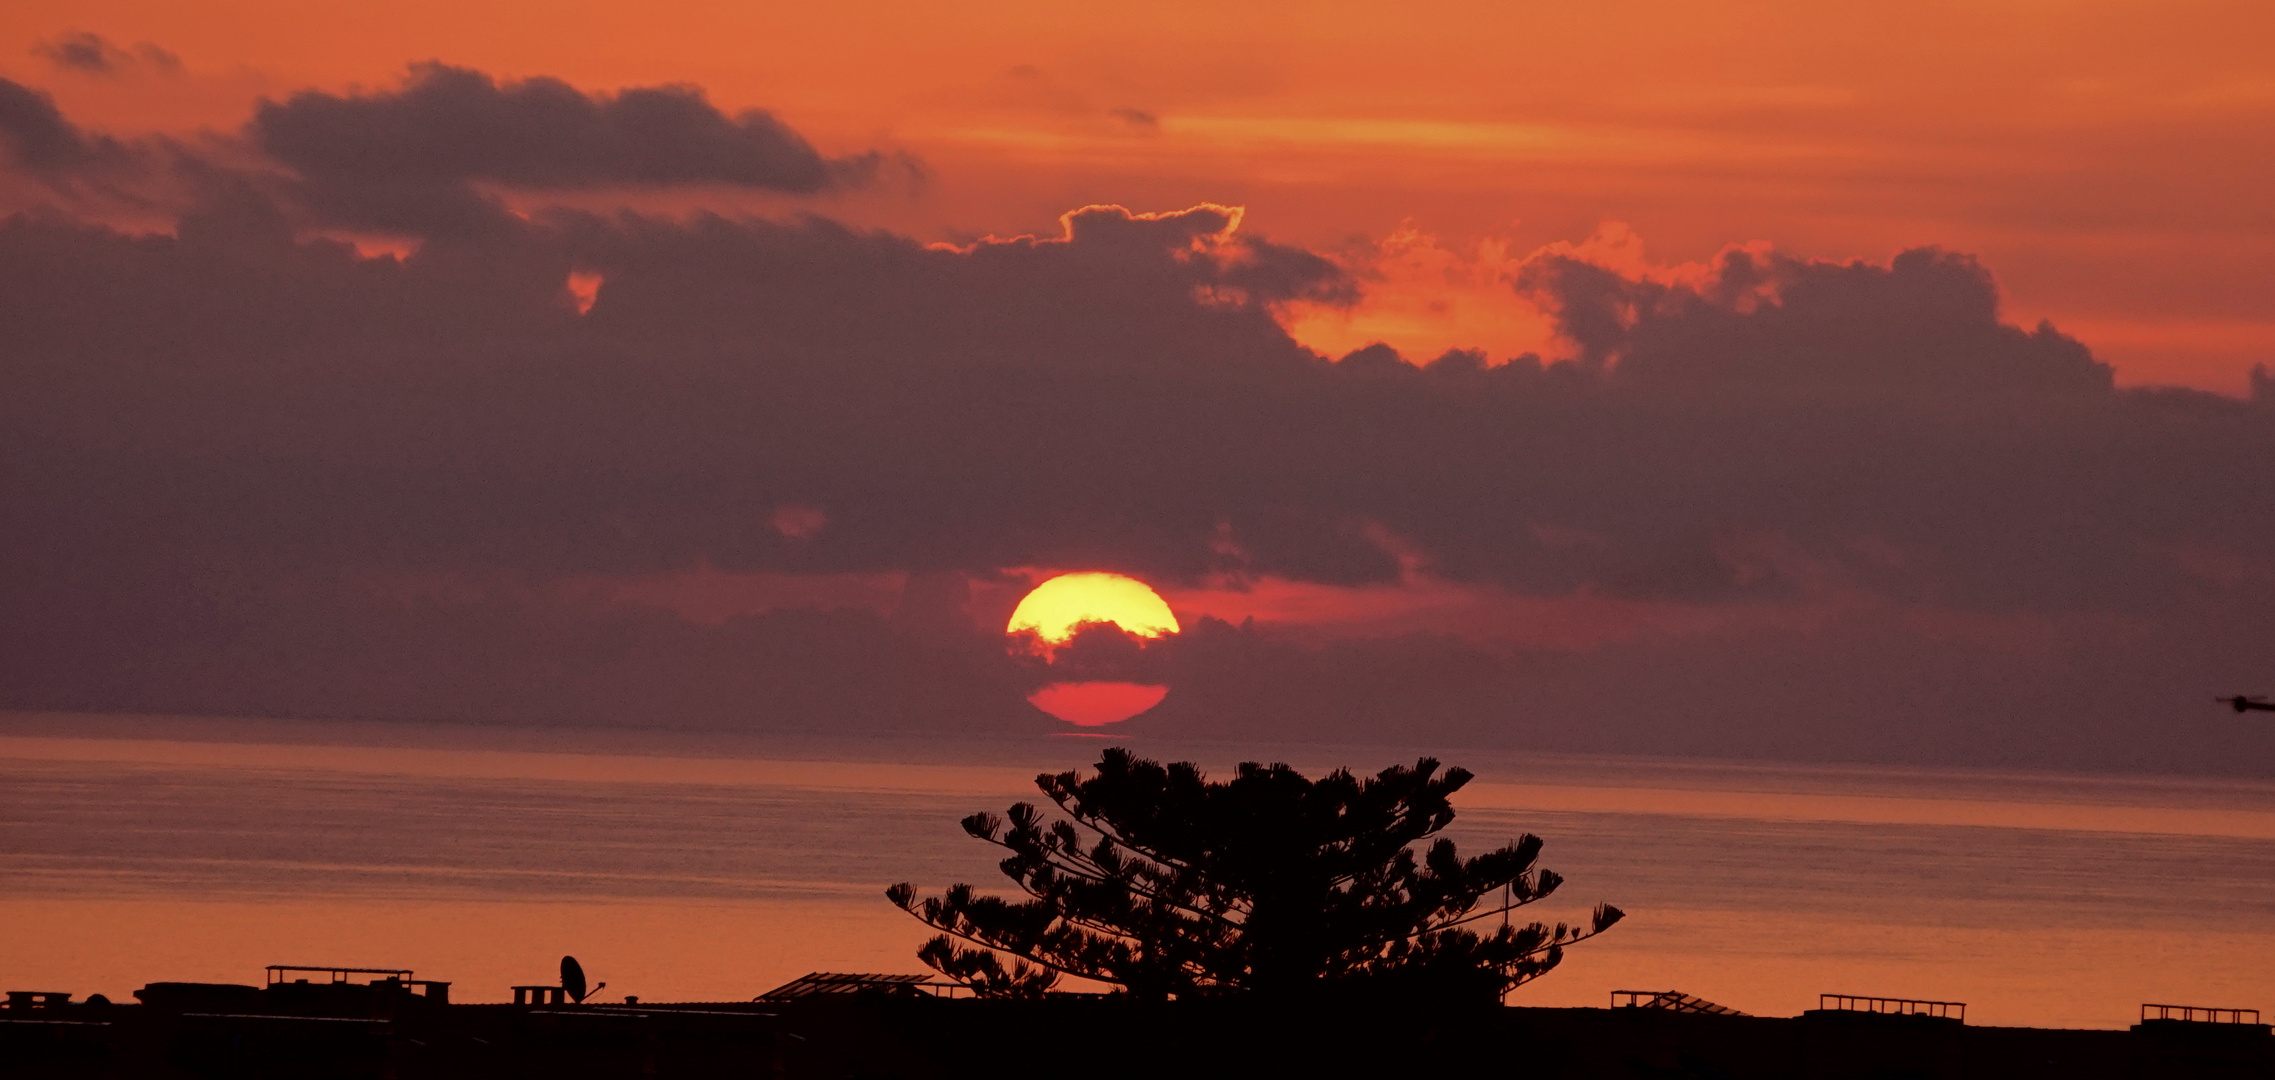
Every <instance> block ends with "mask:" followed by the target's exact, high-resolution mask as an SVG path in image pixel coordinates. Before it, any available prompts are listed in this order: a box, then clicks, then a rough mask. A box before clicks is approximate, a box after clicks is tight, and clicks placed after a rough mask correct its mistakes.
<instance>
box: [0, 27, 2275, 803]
mask: <svg viewBox="0 0 2275 1080" xmlns="http://www.w3.org/2000/svg"><path fill="white" fill-rule="evenodd" d="M0 150H4V152H5V155H6V162H7V164H8V168H9V170H10V172H11V178H10V182H11V183H14V184H16V185H19V190H37V191H40V192H44V193H45V194H44V196H43V201H44V206H43V208H42V209H39V210H36V211H33V212H27V213H24V214H20V215H17V216H15V217H12V218H10V219H8V220H7V221H6V222H5V223H4V224H0V342H4V343H5V344H4V345H0V461H4V462H5V465H4V466H0V467H4V468H5V470H6V471H5V482H6V485H7V493H8V494H7V503H8V507H9V512H8V514H7V515H6V522H5V524H4V525H0V604H4V607H5V610H6V611H7V612H8V613H9V614H8V615H7V616H6V619H5V624H4V625H0V635H4V636H0V686H4V687H6V690H5V694H6V695H7V697H6V699H5V700H4V701H0V704H5V705H9V706H15V707H33V708H73V709H121V710H127V709H131V710H144V711H222V712H254V713H284V714H303V715H307V714H314V715H385V716H406V717H420V718H490V719H500V718H503V719H519V720H530V721H535V720H548V719H551V720H559V719H567V720H575V721H581V722H648V723H682V724H686V723H694V724H736V725H759V726H765V725H775V726H789V727H800V728H815V729H825V730H827V729H834V728H836V727H839V726H844V725H871V726H882V727H885V728H900V729H909V728H915V729H941V728H960V729H971V730H1016V729H1018V725H1019V724H1021V723H1024V722H1026V720H1027V719H1028V718H1031V714H1029V713H1025V712H1023V711H1022V709H1023V708H1024V706H1022V705H1021V704H1020V701H1021V699H1022V698H1023V697H1024V696H1025V694H1027V693H1028V692H1030V691H1032V690H1033V689H1034V687H1033V686H1031V685H1028V684H1027V683H1026V682H1023V681H1022V680H1023V679H1028V677H1029V675H1028V673H1026V672H1024V671H1023V669H1021V668H1020V667H1019V666H1018V665H1017V664H1016V663H1015V662H1013V661H1011V660H1008V659H1006V658H1004V657H1003V655H1002V648H1001V641H1000V633H1001V628H1002V626H1003V625H1004V617H1005V616H1006V615H1007V614H1008V607H1003V608H1001V609H994V608H990V606H989V605H991V604H995V603H997V601H996V600H995V599H991V598H993V597H996V596H997V595H998V594H1003V595H1007V596H1009V597H1010V598H1011V599H1013V600H1015V599H1016V596H1017V593H1018V592H1019V591H1021V589H1022V587H1023V586H1024V585H1026V584H1029V583H1031V581H1032V580H1040V577H1039V576H1037V575H1039V574H1040V573H1041V572H1040V571H1038V570H1035V569H1033V568H1043V567H1049V568H1061V569H1091V568H1095V569H1112V570H1116V571H1121V572H1125V573H1130V574H1134V575H1136V576H1139V577H1141V578H1144V579H1145V580H1147V581H1149V582H1152V583H1153V584H1155V585H1156V586H1157V587H1159V588H1161V589H1162V591H1163V592H1164V593H1165V594H1166V595H1168V596H1169V598H1170V599H1171V601H1172V604H1173V605H1191V606H1188V607H1183V608H1181V609H1180V610H1181V613H1191V612H1193V611H1194V610H1195V608H1196V607H1197V608H1202V609H1206V611H1204V612H1203V613H1202V617H1200V618H1198V619H1186V620H1185V622H1186V632H1185V633H1184V634H1182V635H1180V636H1179V637H1178V638H1176V639H1175V640H1173V641H1170V642H1165V643H1164V644H1163V645H1161V646H1160V647H1159V651H1158V652H1157V651H1155V649H1156V647H1155V646H1153V645H1147V644H1143V643H1136V644H1134V645H1132V647H1136V648H1139V649H1140V651H1141V652H1144V653H1145V654H1146V655H1145V656H1144V657H1143V658H1142V659H1143V662H1144V663H1145V664H1146V665H1150V667H1149V668H1148V670H1149V672H1155V673H1159V674H1161V675H1162V676H1163V679H1164V681H1166V682H1167V683H1168V684H1169V685H1171V686H1173V687H1175V690H1174V692H1173V693H1172V694H1171V696H1170V697H1169V698H1168V700H1166V701H1164V702H1163V703H1162V704H1161V706H1160V707H1159V708H1158V709H1156V710H1155V711H1154V712H1153V713H1149V714H1148V716H1147V718H1146V719H1145V721H1144V722H1147V723H1153V724H1156V725H1157V727H1156V729H1155V730H1157V731H1163V732H1170V731H1180V732H1206V733H1212V734H1224V733H1228V732H1230V733H1234V734H1240V733H1249V734H1255V735H1259V736H1263V735H1270V736H1287V735H1298V736H1314V735H1323V736H1332V737H1339V738H1340V737H1380V738H1393V739H1405V740H1414V741H1425V742H1426V741H1430V740H1447V739H1458V740H1463V741H1469V742H1499V743H1504V744H1548V745H1558V746H1565V747H1571V748H1585V749H1626V750H1643V751H1669V752H1675V751H1679V752H1698V753H1730V754H1758V753H1767V754H1785V755H1800V756H1819V757H1822V756H1835V757H1837V756H1848V757H1857V756H1864V757H1879V758H1884V759H1906V760H1958V761H1973V762H2024V763H2062V764H2073V765H2081V764H2082V765H2094V766H2126V765H2137V764H2140V763H2141V762H2143V761H2144V760H2149V761H2152V762H2153V763H2159V764H2164V765H2170V766H2172V767H2190V768H2221V767H2225V768H2242V767H2258V766H2257V764H2255V763H2266V762H2270V761H2271V760H2275V759H2271V758H2269V757H2268V756H2267V755H2266V754H2265V753H2264V752H2258V751H2251V750H2249V748H2248V747H2244V748H2240V749H2239V744H2235V743H2234V742H2232V741H2231V740H2228V739H2226V737H2225V736H2222V735H2219V734H2218V733H2214V732H2210V731H2209V730H2208V729H2207V731H2206V732H2205V733H2204V734H2202V735H2198V736H2174V735H2173V734H2172V730H2171V725H2170V723H2169V720H2168V718H2169V717H2171V716H2173V715H2175V714H2174V713H2173V712H2172V711H2171V710H2172V709H2174V708H2183V709H2185V708H2190V707H2193V706H2194V705H2195V704H2197V702H2198V699H2199V698H2202V697H2208V696H2209V695H2210V694H2211V693H2214V692H2234V691H2236V690H2250V689H2254V686H2252V685H2242V686H2239V685H2235V684H2236V683H2238V682H2239V681H2243V680H2248V679H2251V678H2254V677H2258V678H2262V679H2264V678H2269V677H2275V675H2269V674H2268V673H2266V672H2265V671H2264V667H2265V661H2264V657H2265V655H2266V649H2265V645H2266V642H2267V641H2268V634H2269V632H2270V630H2271V628H2275V622H2271V621H2270V620H2271V618H2275V617H2271V616H2270V615H2269V614H2268V613H2269V612H2270V611H2275V607H2270V605H2269V604H2268V601H2269V600H2275V470H2271V469H2269V468H2268V467H2267V463H2268V462H2270V461H2275V385H2271V384H2270V383H2269V382H2268V381H2267V380H2266V379H2265V378H2264V376H2262V377H2261V378H2260V379H2259V381H2257V382H2255V384H2254V390H2253V394H2252V396H2251V397H2249V398H2248V399H2240V400H2239V399H2236V398H2233V397H2223V396H2218V395H2212V394H2208V393H2202V392H2196V391H2186V390H2163V389H2121V388H2119V387H2118V386H2117V385H2116V384H2115V382H2114V380H2113V378H2112V372H2111V370H2110V368H2109V366H2108V365H2107V364H2105V363H2104V362H2102V361H2100V360H2098V359H2097V358H2096V356H2095V355H2094V353H2093V352H2092V350H2091V349H2089V348H2088V346H2087V345H2086V344H2084V343H2081V342H2080V341H2079V340H2077V339H2075V338H2073V337H2071V336H2069V335H2067V334H2065V333H2064V332H2063V331H2062V330H2060V329H2059V328H2057V327H2055V326H2052V325H2046V324H2039V325H2033V326H2021V325H2015V324H2013V323H2011V322H2009V321H2007V320H2006V319H2005V318H2004V316H2003V315H2002V312H2001V299H2000V294H1999V289H1998V286H1997V283H1996V281H1995V280H1994V278H1993V276H1992V274H1991V272H1990V271H1989V270H1988V269H1986V268H1985V267H1984V266H1982V265H1981V264H1979V263H1978V262H1977V261H1976V260H1974V259H1973V258H1970V257H1968V256H1966V255H1964V254H1960V253H1956V252H1952V251H1946V250H1940V249H1936V248H1916V249H1912V250H1907V251H1903V252H1900V253H1897V254H1894V255H1892V256H1890V257H1888V258H1886V259H1884V260H1859V261H1825V260H1816V259H1809V258H1802V257H1796V256H1790V255H1786V254H1782V253H1780V252H1779V251H1777V250H1776V249H1774V248H1772V247H1766V246H1762V245H1750V246H1741V247H1732V248H1729V249H1728V250H1726V251H1724V252H1723V253H1721V254H1720V255H1719V256H1718V257H1716V258H1714V259H1712V260H1709V261H1705V262H1701V263H1697V264H1694V265H1687V266H1657V265H1651V264H1644V263H1632V262H1620V261H1618V260H1613V259H1608V258H1604V257H1601V255H1600V253H1599V252H1598V251H1597V250H1596V249H1592V248H1589V247H1588V246H1586V245H1573V244H1564V245H1556V246H1550V247H1544V248H1541V249H1539V250H1536V251H1533V252H1531V253H1530V254H1522V255H1511V256H1508V257H1507V258H1506V259H1505V260H1504V262H1505V264H1506V266H1505V273H1501V274H1500V275H1499V276H1497V277H1496V278H1495V279H1494V280H1495V281H1496V282H1498V287H1500V288H1504V289H1506V290H1507V293H1508V295H1509V296H1511V297H1514V298H1518V299H1521V300H1522V301H1523V302H1525V303H1526V304H1528V305H1530V306H1531V307H1532V308H1533V309H1535V310H1537V311H1539V312H1541V313H1542V317H1543V318H1544V319H1546V320H1547V321H1548V324H1549V326H1550V328H1551V329H1552V330H1553V340H1554V343H1555V344H1554V347H1553V348H1552V349H1551V351H1549V352H1548V353H1547V354H1546V355H1538V354H1524V355H1516V356H1506V355H1486V354H1483V353H1479V352H1470V351H1461V350H1451V351H1447V352H1444V353H1443V354H1441V355H1435V356H1423V355H1417V356H1402V355H1399V354H1398V353H1396V352H1395V351H1394V350H1392V349H1391V348H1389V347H1387V346H1373V347H1367V348H1359V349H1355V350H1353V351H1351V352H1349V353H1348V354H1347V355H1341V356H1336V357H1328V356H1323V355H1320V354H1319V353H1316V352H1314V351H1313V350H1312V349H1310V348H1308V347H1306V346H1305V345H1304V344H1303V343H1301V342H1299V341H1298V340H1297V339H1296V338H1295V337H1294V336H1291V333H1290V330H1289V327H1290V326H1291V325H1294V324H1295V323H1296V322H1297V321H1298V320H1299V319H1300V318H1303V317H1306V313H1308V314H1309V315H1310V316H1317V315H1318V314H1319V313H1322V312H1324V313H1330V314H1331V313H1334V312H1337V311H1353V310H1358V309H1360V308H1361V307H1362V306H1363V305H1365V304H1366V303H1368V302H1369V299H1368V298H1369V296H1370V293H1369V289H1370V288H1371V287H1372V286H1373V285H1374V283H1375V279H1370V278H1369V276H1368V275H1367V274H1366V273H1364V272H1361V271H1360V270H1358V269H1354V267H1353V265H1352V264H1351V263H1350V261H1349V260H1348V259H1339V258H1336V257H1331V255H1333V253H1325V252H1320V251H1315V250H1312V249H1309V248H1307V247H1305V246H1302V245H1299V244H1293V243H1284V242H1275V241H1274V240H1272V239H1270V238H1269V237H1267V236H1265V235H1263V234H1261V233H1260V232H1258V231H1257V230H1255V229H1253V228H1250V227H1247V225H1246V224H1245V222H1244V219H1243V215H1242V213H1241V211H1239V210H1238V209H1235V208H1232V207H1229V206H1225V205H1218V204H1213V203H1203V204H1198V205H1190V206H1187V207H1183V208H1178V207H1152V208H1140V209H1141V210H1149V211H1151V212H1137V211H1133V210H1131V209H1125V208H1124V207H1121V206H1117V205H1090V206H1084V207H1080V208H1077V209H1072V210H1070V211H1069V212H1068V213H1066V215H1065V216H1064V217H1063V219H1062V220H1061V222H1060V223H1059V228H1058V230H1057V231H1056V232H1055V233H1046V234H1044V235H1040V236H1016V237H1010V238H1002V237H985V238H979V239H974V240H971V241H970V242H968V243H960V244H944V243H938V242H925V241H922V240H920V239H918V238H915V237H912V236H908V235H903V234H899V233H896V232H892V231H888V230H879V229H869V228H857V227H853V226H849V225H846V224H843V223H840V222H837V221H833V220H831V219H829V218H826V217H821V216H799V215H785V216H779V217H766V218H762V217H751V216H740V215H732V216H730V215H724V214H712V213H702V212H696V213H672V214H667V213H660V212H657V211H654V210H652V209H649V210H643V209H637V208H633V207H635V206H636V204H635V203H632V202H625V203H622V204H621V205H620V207H618V208H611V209H606V210H600V209H594V208H593V207H592V205H590V203H589V201H580V200H581V199H582V197H584V196H588V195H591V194H593V193H595V192H604V191H610V190H618V189H625V188H639V189H653V188H684V187H688V186H690V185H703V184H710V185H723V186H727V187H737V186H740V187H751V188H762V189H765V190H767V191H768V192H770V193H772V194H774V195H778V196H802V195H813V196H820V195H824V194H826V193H829V192H832V191H836V190H839V189H841V188H843V187H845V186H848V185H859V184H862V183H865V182H869V181H870V180H871V179H872V178H873V176H874V175H875V173H876V170H877V169H879V168H881V167H883V166H882V165H881V164H880V163H881V162H884V161H885V160H886V156H885V155H883V154H882V153H880V154H877V155H870V154H867V153H865V152H864V153H857V154H854V155H851V156H836V157H832V156H828V155H824V154H822V153H820V152H818V151H816V150H815V149H813V147H812V145H811V144H810V142H809V141H808V140H807V139H806V138H805V137H803V136H802V135H800V134H799V133H798V132H797V131H795V130H793V129H791V128H790V127H789V126H787V125H785V124H784V123H782V122H781V121H779V120H778V119H775V118H774V117H772V116H770V115H768V114H765V113H762V112H750V111H743V112H737V113H733V114H729V113H728V112H725V111H722V110H719V109H717V108H715V107H713V106H711V105H710V104H708V101H707V99H706V98H705V96H704V95H702V94H701V93H700V92H698V91H695V90H692V89H688V88H674V87H655V88H646V89H627V90H621V91H612V92H596V91H588V90H583V89H579V88H576V87H573V86H570V85H568V84H566V83H562V82H558V81H552V80H546V79H534V78H533V79H522V80H504V79H498V78H493V77H491V76H488V75H485V74H481V73H477V72H473V71H469V70H463V69H454V68H444V67H422V68H418V69H415V70H413V71H412V72H411V74H410V75H409V76H408V77H407V78H406V79H405V80H404V81H403V82H402V83H400V84H399V85H397V86H394V87H391V88H385V89H380V90H367V91H357V92H352V93H331V92H321V93H320V92H314V91H311V92H307V93H296V94H291V95H286V96H283V97H281V98H280V99H277V100H275V101H273V102H271V103H269V104H267V105H264V106H263V107H262V108H261V109H260V110H259V111H257V112H256V113H255V114H254V115H253V116H252V117H251V118H250V119H249V120H248V122H247V123H246V124H245V125H244V126H243V127H242V128H240V129H238V130H236V131H234V132H226V133H219V134H210V137H208V138H206V139H203V140H184V139H161V138H155V137H148V138H139V139H137V138H126V137H122V136H114V135H109V134H105V133H102V132H99V131H94V130H90V129H89V128H88V127H86V126H84V125H79V124H76V123H74V122H73V121H72V120H70V119H69V118H68V117H67V116H65V115H64V114H63V113H62V112H61V111H60V109H59V108H58V107H57V106H56V105H55V104H54V102H53V100H52V99H51V98H49V97H47V96H45V95H43V94H42V93H41V92H39V91H38V90H36V89H33V88H30V87H26V86H21V85H18V84H15V83H5V82H0ZM135 214H143V215H149V214H160V215H164V216H166V217H168V218H170V220H168V221H166V222H165V224H164V226H163V227H162V228H142V227H137V226H134V225H132V224H129V223H125V222H127V221H128V219H130V218H132V217H133V216H134V215H135ZM374 237H377V238H378V241H374V239H373V238H374ZM390 245H392V246H390ZM388 251H394V252H399V254H398V253H376V254H375V252H388ZM691 575H693V576H691ZM689 582H697V583H698V584H696V585H693V586H689V585H688V584H687V583H689ZM701 582H711V584H709V585H703V584H700V583H701ZM801 582H803V583H805V584H804V585H800V584H798V583H801ZM683 588H694V589H695V590H696V591H698V592H700V591H703V590H705V589H713V590H719V591H731V590H733V589H737V588H743V589H750V590H755V591H754V595H758V594H764V596H770V597H773V598H774V599H772V600H763V598H762V600H761V601H754V602H752V603H750V604H747V605H744V606H741V607H736V606H733V605H729V609H728V610H727V611H725V612H724V613H716V614H711V615H704V614H700V611H701V610H702V605H701V604H699V603H698V604H694V605H692V606H691V605H689V604H685V603H679V602H676V601H672V600H669V599H666V600H655V599H653V598H654V597H659V596H666V597H668V596H671V595H679V593H677V592H675V590H682V589H683ZM642 597H648V598H649V599H647V600H643V599H641V598H642ZM1244 610H1245V611H1247V612H1249V613H1252V614H1257V615H1259V616H1260V618H1259V620H1258V622H1256V623H1253V624H1246V625H1243V624H1242V622H1241V620H1240V619H1239V618H1236V617H1235V616H1239V615H1241V614H1242V612H1243V611H1244ZM691 612H697V613H696V614H691ZM1519 623H1521V624H1523V627H1524V628H1529V629H1524V628H1518V629H1512V627H1514V626H1515V625H1516V624H1519ZM1540 627H1552V628H1559V629H1557V630H1555V631H1553V632H1544V631H1542V630H1540V629H1539V628H1540ZM1078 644H1079V643H1078ZM1125 644H1129V643H1125ZM1091 647H1094V648H1098V649H1102V650H1111V649H1112V648H1117V647H1120V646H1118V645H1116V644H1115V643H1114V642H1103V641H1102V642H1099V643H1093V645H1092V646H1091ZM2255 665H2256V666H2255ZM2172 703H2179V704H2178V705H2174V704H2172ZM2190 715H2193V714H2190ZM2152 739H2161V740H2162V741H2161V742H2158V743H2156V746H2155V748H2154V749H2152V750H2149V751H2142V750H2141V749H2140V746H2141V745H2143V744H2144V743H2145V742H2146V741H2148V740H2152ZM2144 753H2145V754H2146V755H2147V756H2146V757H2145V758H2144V756H2143V754H2144ZM2254 753H2258V754H2259V756H2252V755H2253V754H2254Z"/></svg>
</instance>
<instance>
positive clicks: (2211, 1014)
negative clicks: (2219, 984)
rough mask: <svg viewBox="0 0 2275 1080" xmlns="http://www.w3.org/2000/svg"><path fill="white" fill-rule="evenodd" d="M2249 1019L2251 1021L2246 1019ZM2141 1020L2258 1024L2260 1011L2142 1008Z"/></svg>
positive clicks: (2193, 1006) (2191, 1006)
mask: <svg viewBox="0 0 2275 1080" xmlns="http://www.w3.org/2000/svg"><path fill="white" fill-rule="evenodd" d="M2246 1017H2249V1019H2246ZM2141 1020H2142V1022H2143V1023H2146V1022H2148V1021H2150V1020H2171V1021H2175V1022H2178V1023H2185V1024H2256V1023H2258V1022H2259V1010H2258V1009H2213V1008H2207V1007H2205V1006H2202V1005H2147V1004H2144V1005H2142V1006H2141Z"/></svg>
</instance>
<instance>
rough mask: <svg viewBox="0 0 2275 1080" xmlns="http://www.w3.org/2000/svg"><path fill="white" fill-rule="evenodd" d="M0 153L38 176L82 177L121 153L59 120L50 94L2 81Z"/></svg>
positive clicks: (105, 141) (116, 147)
mask: <svg viewBox="0 0 2275 1080" xmlns="http://www.w3.org/2000/svg"><path fill="white" fill-rule="evenodd" d="M0 148H5V149H6V151H7V161H8V163H9V164H11V165H13V166H15V167H16V168H17V169H20V170H23V171H25V172H28V173H31V174H33V175H35V176H43V177H52V176H58V175H65V174H71V173H77V172H84V171H87V170H89V169H93V168H96V167H99V166H103V165H105V164H107V163H110V162H113V161H116V160H117V159H118V158H119V157H120V156H121V155H122V153H123V151H122V150H121V148H120V145H119V143H118V142H117V141H116V140H113V139H110V138H108V137H106V136H100V135H90V134H88V133H86V132H84V131H81V130H80V129H79V127H78V125H76V124H73V123H72V122H71V121H70V120H68V119H65V118H64V115H63V111H62V110H61V109H58V108H56V105H55V98H54V96H53V95H50V94H48V93H46V92H44V91H41V90H36V89H33V88H32V87H29V86H25V85H23V84H22V83H17V82H10V81H9V80H7V79H0Z"/></svg>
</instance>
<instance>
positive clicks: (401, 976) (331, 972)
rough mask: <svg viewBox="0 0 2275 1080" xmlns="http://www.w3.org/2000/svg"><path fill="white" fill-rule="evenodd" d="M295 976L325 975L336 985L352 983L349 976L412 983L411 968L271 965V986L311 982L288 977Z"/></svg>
mask: <svg viewBox="0 0 2275 1080" xmlns="http://www.w3.org/2000/svg"><path fill="white" fill-rule="evenodd" d="M293 974H304V975H323V976H325V977H326V979H325V981H327V982H334V983H344V982H348V981H350V980H349V979H348V976H350V975H384V976H387V978H386V979H367V980H365V981H366V982H387V981H389V980H393V981H395V982H402V983H407V982H410V981H411V969H410V968H359V967H332V966H331V965H329V964H270V965H269V985H270V986H277V985H279V984H282V983H288V982H309V981H310V980H308V979H293V978H288V977H287V976H289V975H293Z"/></svg>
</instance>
